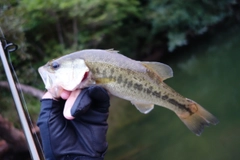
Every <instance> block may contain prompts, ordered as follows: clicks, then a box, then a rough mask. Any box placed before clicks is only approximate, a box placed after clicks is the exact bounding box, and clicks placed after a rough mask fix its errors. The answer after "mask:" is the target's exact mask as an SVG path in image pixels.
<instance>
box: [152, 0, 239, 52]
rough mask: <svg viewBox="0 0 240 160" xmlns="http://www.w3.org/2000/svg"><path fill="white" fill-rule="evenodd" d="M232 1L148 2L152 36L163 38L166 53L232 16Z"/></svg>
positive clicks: (187, 0) (186, 0) (154, 0)
mask: <svg viewBox="0 0 240 160" xmlns="http://www.w3.org/2000/svg"><path fill="white" fill-rule="evenodd" d="M235 3H236V1H235V0H211V1H209V0H202V1H199V0H190V1H189V0H181V1H179V0H171V1H170V0H160V1H159V0H152V1H151V2H150V3H148V6H147V9H148V11H147V14H148V15H149V17H148V20H150V21H151V24H152V30H151V37H153V39H157V37H158V35H159V34H163V35H166V37H167V39H168V50H169V51H173V50H174V49H175V48H176V47H177V46H182V45H186V44H187V36H188V35H198V34H203V33H205V32H206V31H207V30H208V27H209V26H212V25H214V24H217V23H219V22H221V21H223V20H224V19H225V18H226V17H228V16H231V15H232V14H233V12H232V9H231V5H233V4H235Z"/></svg>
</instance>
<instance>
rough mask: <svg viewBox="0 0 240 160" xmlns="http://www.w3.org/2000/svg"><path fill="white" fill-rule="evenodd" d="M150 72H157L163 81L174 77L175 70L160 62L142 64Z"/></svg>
mask: <svg viewBox="0 0 240 160" xmlns="http://www.w3.org/2000/svg"><path fill="white" fill-rule="evenodd" d="M142 64H143V65H144V66H145V67H146V68H148V69H149V70H152V71H155V72H156V73H157V74H158V75H159V76H160V77H161V79H162V80H165V79H168V78H171V77H173V70H172V68H171V67H170V66H168V65H166V64H163V63H160V62H142Z"/></svg>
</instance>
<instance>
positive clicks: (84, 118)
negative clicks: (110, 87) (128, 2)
mask: <svg viewBox="0 0 240 160" xmlns="http://www.w3.org/2000/svg"><path fill="white" fill-rule="evenodd" d="M60 97H61V98H60V99H58V101H56V99H54V98H53V96H52V95H51V94H50V93H49V92H47V93H46V94H45V95H44V96H43V99H42V100H41V106H42V107H41V113H40V116H39V119H38V126H39V128H40V133H41V137H42V142H43V149H44V153H45V155H46V158H47V157H50V159H51V158H53V157H54V158H57V159H59V158H63V157H66V156H70V157H82V156H85V157H95V158H99V159H103V157H104V154H105V152H106V149H107V142H106V132H107V129H108V125H107V118H108V107H109V96H108V93H107V92H106V91H105V90H104V89H103V88H101V87H97V86H95V87H90V88H87V89H83V90H82V91H80V90H78V91H73V92H68V91H63V92H62V93H61V94H60ZM63 99H65V100H66V101H65V100H63ZM63 107H64V110H66V112H68V115H70V116H71V117H70V118H69V117H66V115H64V116H65V117H66V118H67V119H73V118H75V119H73V120H71V121H69V120H67V119H66V118H65V117H64V116H63V114H62V113H63Z"/></svg>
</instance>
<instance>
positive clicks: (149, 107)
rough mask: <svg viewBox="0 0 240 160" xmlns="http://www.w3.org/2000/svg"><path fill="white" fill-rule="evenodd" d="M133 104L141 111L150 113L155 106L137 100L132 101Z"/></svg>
mask: <svg viewBox="0 0 240 160" xmlns="http://www.w3.org/2000/svg"><path fill="white" fill-rule="evenodd" d="M132 104H133V105H134V106H135V107H136V108H137V109H138V110H139V111H140V112H141V113H144V114H147V113H149V112H150V111H151V110H152V109H153V108H154V104H144V103H137V102H132Z"/></svg>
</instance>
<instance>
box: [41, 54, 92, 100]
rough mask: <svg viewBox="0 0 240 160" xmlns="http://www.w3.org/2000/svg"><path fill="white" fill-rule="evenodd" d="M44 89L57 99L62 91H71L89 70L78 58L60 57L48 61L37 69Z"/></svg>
mask: <svg viewBox="0 0 240 160" xmlns="http://www.w3.org/2000/svg"><path fill="white" fill-rule="evenodd" d="M38 72H39V74H40V76H41V78H42V80H43V82H44V84H45V88H46V89H47V90H48V91H50V93H51V94H52V95H53V96H54V97H58V96H59V95H60V92H61V90H62V89H65V90H67V91H73V90H75V89H77V88H78V86H79V85H80V83H81V82H82V81H83V80H84V79H85V78H86V77H87V75H88V73H89V68H88V67H87V65H86V64H85V61H84V60H83V59H80V58H70V57H61V58H58V59H54V60H51V61H49V62H48V63H47V64H45V65H44V66H41V67H40V68H39V69H38Z"/></svg>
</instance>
